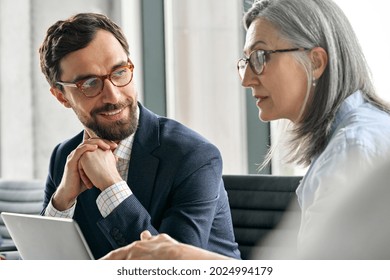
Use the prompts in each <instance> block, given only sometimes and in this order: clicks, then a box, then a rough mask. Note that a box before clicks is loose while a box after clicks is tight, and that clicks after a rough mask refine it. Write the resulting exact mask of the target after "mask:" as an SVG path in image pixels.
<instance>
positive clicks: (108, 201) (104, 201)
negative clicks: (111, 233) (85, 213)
mask: <svg viewBox="0 0 390 280" xmlns="http://www.w3.org/2000/svg"><path fill="white" fill-rule="evenodd" d="M132 194H133V193H132V192H131V190H130V188H129V186H128V185H127V183H126V182H125V181H120V182H118V183H116V184H114V185H112V186H110V187H108V188H107V189H105V190H104V191H102V193H101V194H99V196H98V198H97V199H96V204H97V207H98V209H99V211H100V213H101V214H102V216H103V218H105V217H107V216H108V215H109V214H110V213H111V212H112V211H113V210H114V209H115V208H116V207H117V206H118V205H119V204H120V203H121V202H123V201H124V200H125V199H126V198H128V197H129V196H130V195H132Z"/></svg>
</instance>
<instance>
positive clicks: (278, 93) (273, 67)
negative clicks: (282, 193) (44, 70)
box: [106, 0, 390, 259]
mask: <svg viewBox="0 0 390 280" xmlns="http://www.w3.org/2000/svg"><path fill="white" fill-rule="evenodd" d="M244 26H245V28H246V29H247V34H246V40H245V46H244V54H245V57H244V58H242V59H240V60H239V61H238V64H237V68H238V72H239V76H240V78H241V81H242V85H243V86H244V87H248V88H251V89H252V95H253V97H254V98H255V102H256V105H257V107H258V108H259V118H260V119H261V120H262V121H273V120H279V119H287V120H289V121H290V123H291V125H290V129H289V132H290V135H291V137H290V138H289V150H288V151H289V153H288V158H287V159H288V160H289V161H290V162H294V163H297V164H303V165H306V166H310V167H309V169H308V171H307V174H306V175H305V176H304V178H303V180H302V182H301V184H300V186H299V187H298V189H297V196H298V201H299V204H300V206H301V210H302V217H301V225H300V233H299V238H298V239H299V240H298V241H299V242H298V248H300V247H303V248H304V247H305V242H309V241H310V240H312V239H313V238H314V239H315V236H313V235H312V233H313V232H316V231H315V230H314V227H316V226H318V220H320V219H322V218H323V217H328V216H322V215H324V214H325V213H327V212H328V211H330V209H331V208H332V203H333V201H334V200H335V199H336V198H337V197H338V195H339V194H340V192H341V191H342V190H343V192H345V191H346V189H347V188H349V189H347V191H350V192H353V191H354V186H355V183H358V182H359V181H360V180H361V179H362V178H363V177H364V176H365V175H366V174H369V173H370V172H371V171H373V170H374V169H376V168H377V167H378V166H379V165H380V164H381V163H382V162H384V161H385V160H386V159H388V158H389V155H390V107H389V105H388V104H386V103H385V102H384V101H382V100H381V99H380V98H379V97H378V96H377V95H376V93H375V89H374V86H373V83H372V81H371V77H370V71H369V68H368V65H367V63H366V60H365V58H364V55H363V52H362V50H361V47H360V45H359V42H358V39H357V37H356V35H355V33H354V31H353V29H352V27H351V25H350V23H349V21H348V19H347V18H346V16H345V15H344V13H343V12H342V11H341V9H340V8H339V7H338V6H337V5H336V4H335V3H334V2H333V1H331V0H305V1H302V0H259V1H255V2H254V3H253V5H252V7H251V8H250V9H249V11H248V12H247V13H246V14H245V15H244ZM272 154H273V148H271V149H270V152H269V154H268V156H267V158H266V159H265V161H264V164H266V163H268V162H269V160H270V158H271V157H272ZM367 187H369V186H367ZM340 215H343V213H340ZM362 222H364V221H362ZM329 230H332V229H329ZM158 248H162V249H158ZM168 253H169V254H168ZM219 257H221V258H222V256H216V255H210V253H209V252H205V251H203V250H200V249H197V248H194V247H189V246H188V245H184V244H181V243H178V242H175V241H174V240H172V239H171V238H170V237H169V236H166V235H160V236H154V237H153V236H151V235H150V234H149V233H147V232H146V233H145V232H144V233H143V234H142V235H141V241H137V242H135V243H133V244H130V245H129V246H128V247H125V248H121V249H118V250H117V251H114V252H112V253H110V254H109V255H108V256H106V258H119V259H121V258H128V259H132V258H151V259H169V258H181V259H199V258H219ZM279 257H281V258H283V256H279Z"/></svg>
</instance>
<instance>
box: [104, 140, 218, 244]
mask: <svg viewBox="0 0 390 280" xmlns="http://www.w3.org/2000/svg"><path fill="white" fill-rule="evenodd" d="M161 161H163V160H160V165H161V166H162V167H163V168H162V172H160V173H159V174H158V175H157V177H161V179H158V178H156V181H155V182H156V183H155V186H154V188H155V189H154V190H153V197H152V198H151V201H150V204H149V205H143V204H142V203H141V202H140V201H139V200H138V198H137V194H136V193H135V194H134V195H132V196H130V197H129V198H127V199H126V200H125V201H124V202H123V203H121V204H120V205H119V206H118V207H117V208H116V209H115V210H114V211H113V212H112V213H111V214H110V215H109V216H108V217H106V218H105V219H102V220H101V221H99V223H98V226H99V228H100V229H101V231H102V232H103V233H104V234H105V235H106V237H107V239H108V240H109V241H110V243H111V244H112V246H113V247H114V248H116V247H119V246H123V245H124V244H128V243H131V242H132V241H134V240H138V239H139V235H140V233H141V232H142V231H143V230H146V229H147V230H149V231H150V232H151V233H152V234H157V233H168V234H169V235H171V236H172V237H173V238H175V239H177V240H179V241H181V242H184V243H188V244H192V245H194V246H197V247H201V248H207V244H208V240H209V235H210V231H211V226H212V223H213V220H214V216H215V213H216V208H217V206H218V202H219V196H220V192H221V191H224V188H223V183H222V179H221V176H222V160H221V156H220V154H219V151H218V150H217V149H216V148H215V147H214V146H213V145H211V144H209V143H201V144H199V145H198V147H195V148H193V149H192V150H191V151H190V152H188V153H187V154H185V155H184V156H183V157H182V158H181V160H180V161H178V162H177V163H176V164H177V166H180V168H178V169H177V170H176V173H175V174H174V176H165V175H164V173H169V171H164V169H167V168H164V163H162V162H161ZM167 175H168V174H167ZM171 178H174V180H172V184H169V183H170V182H171ZM131 187H132V186H131V184H130V188H131ZM141 188H142V186H141ZM144 204H145V203H144ZM146 208H147V209H146Z"/></svg>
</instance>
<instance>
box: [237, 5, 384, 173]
mask: <svg viewBox="0 0 390 280" xmlns="http://www.w3.org/2000/svg"><path fill="white" fill-rule="evenodd" d="M258 18H262V19H264V20H266V21H268V22H269V23H270V24H272V25H273V26H274V27H275V28H276V29H277V30H278V31H279V32H280V36H281V38H282V39H284V40H286V42H289V43H290V44H291V45H292V46H293V47H303V48H308V49H312V48H315V47H322V48H323V49H325V51H326V52H327V54H328V65H327V67H326V69H325V71H324V73H323V74H322V76H321V77H320V78H319V80H318V81H317V86H316V87H315V89H314V93H313V94H312V95H310V96H309V94H310V90H311V82H312V79H313V77H312V74H313V63H312V62H311V60H310V57H309V56H308V55H307V53H306V52H297V53H295V54H294V55H295V57H296V59H297V60H298V61H299V62H300V63H301V64H302V65H303V67H304V68H305V71H306V74H307V81H308V91H307V96H308V99H307V103H306V104H303V106H304V107H303V108H302V110H303V111H302V115H301V118H300V121H299V122H297V123H295V124H293V129H292V138H291V141H290V142H289V145H290V148H291V150H290V152H291V153H290V155H289V156H288V161H289V162H296V163H298V164H303V165H309V164H310V163H311V160H312V158H313V157H314V156H316V155H317V154H319V153H321V152H322V151H323V150H324V149H325V147H326V144H327V141H328V138H329V134H330V131H331V125H332V122H333V121H334V118H335V114H336V112H337V110H338V109H339V107H340V105H341V103H342V102H343V101H344V100H345V99H346V98H347V97H348V96H350V95H351V94H353V93H354V92H355V91H357V90H361V92H362V93H363V96H364V98H365V99H366V100H367V101H369V102H370V103H372V104H374V105H375V106H377V107H378V108H380V109H382V110H384V111H387V112H389V113H390V108H389V106H388V104H386V103H385V102H384V101H383V100H381V99H380V98H379V97H378V96H377V95H376V93H375V89H374V86H373V83H372V79H371V73H370V70H369V67H368V65H367V62H366V59H365V57H364V55H363V52H362V49H361V47H360V44H359V42H358V39H357V37H356V35H355V33H354V31H353V28H352V26H351V24H350V23H349V21H348V19H347V17H346V16H345V14H344V13H343V11H342V10H341V9H340V8H339V7H338V6H337V5H336V4H335V3H334V2H333V1H332V0H257V1H256V0H255V1H254V3H253V4H252V7H251V8H250V9H249V10H248V11H247V12H246V13H245V15H244V18H243V23H244V26H245V28H246V29H248V28H249V26H250V25H251V23H252V22H253V21H254V20H256V19H258ZM271 156H272V148H271V149H270V152H269V154H268V157H267V158H266V160H265V163H263V166H264V165H265V164H266V163H268V162H269V160H270V157H271Z"/></svg>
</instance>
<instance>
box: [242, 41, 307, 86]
mask: <svg viewBox="0 0 390 280" xmlns="http://www.w3.org/2000/svg"><path fill="white" fill-rule="evenodd" d="M307 50H309V49H307V48H294V49H283V50H273V51H265V50H254V51H253V52H251V53H250V55H249V57H248V58H246V57H245V58H241V59H240V60H239V61H238V62H237V70H238V74H239V75H240V78H241V80H242V79H243V78H244V74H245V69H246V65H247V64H248V63H249V65H250V67H251V69H252V71H253V72H254V73H256V74H257V75H260V74H261V73H262V72H263V71H264V67H265V64H266V58H267V57H266V56H267V55H269V54H272V53H281V52H295V51H307Z"/></svg>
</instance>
